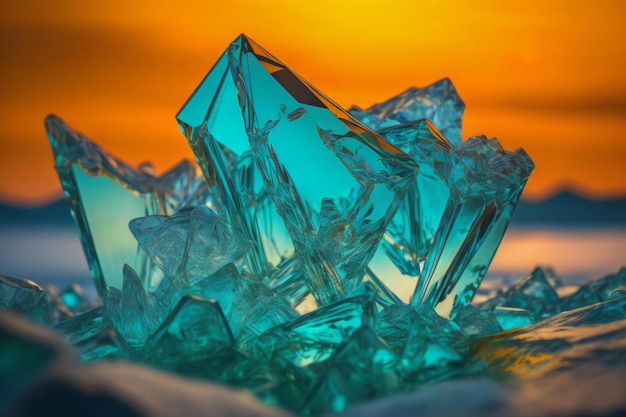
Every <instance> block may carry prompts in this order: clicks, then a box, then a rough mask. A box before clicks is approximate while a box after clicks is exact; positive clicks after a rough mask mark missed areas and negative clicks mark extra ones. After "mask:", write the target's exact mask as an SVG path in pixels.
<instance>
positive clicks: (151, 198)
mask: <svg viewBox="0 0 626 417" xmlns="http://www.w3.org/2000/svg"><path fill="white" fill-rule="evenodd" d="M45 125H46V130H47V132H48V139H49V141H50V144H51V146H52V151H53V152H54V157H55V167H56V170H57V172H58V174H59V178H60V180H61V184H62V186H63V191H64V193H65V195H66V197H67V198H68V201H69V204H70V209H71V211H72V215H73V217H74V220H75V221H76V225H77V227H78V231H79V234H80V238H81V242H82V244H83V249H84V251H85V255H86V256H87V262H88V264H89V269H90V271H91V274H92V276H93V277H94V280H95V282H96V288H97V290H98V292H99V293H100V294H101V295H102V294H104V292H105V290H106V288H107V287H108V286H114V287H117V288H121V287H122V268H123V266H124V264H128V265H131V266H132V267H133V268H134V269H136V270H137V271H140V273H141V275H142V277H145V278H146V279H147V281H148V282H146V283H145V285H146V286H154V285H156V284H157V283H158V280H159V277H153V276H151V274H150V273H149V271H150V269H151V268H152V267H151V265H150V263H149V259H148V258H147V257H145V256H144V255H143V253H142V252H138V251H137V242H136V241H135V239H134V237H133V235H132V234H131V233H130V231H129V230H128V222H129V221H130V220H131V219H134V218H136V217H143V216H146V215H149V214H173V213H174V212H175V211H177V210H178V209H179V208H182V207H184V206H187V205H192V206H193V205H198V204H202V203H204V202H205V201H206V200H207V199H208V198H209V194H208V191H207V187H206V184H205V183H204V181H203V180H202V179H201V178H200V177H197V176H196V174H195V168H193V167H192V166H191V165H190V164H189V163H188V162H187V161H183V162H181V163H180V164H179V165H177V166H176V167H174V168H172V169H171V170H169V171H168V172H166V173H165V174H163V175H162V176H160V177H157V176H155V175H154V171H153V169H152V168H151V166H150V165H143V166H141V167H140V168H139V169H135V168H133V167H132V166H130V165H129V164H127V163H125V162H124V161H121V160H120V159H117V158H116V157H114V156H113V155H111V154H109V153H107V152H106V151H105V150H104V149H102V148H101V147H100V146H99V145H97V144H96V143H94V142H92V141H90V140H89V139H88V138H87V137H85V136H84V135H83V134H81V133H80V132H77V131H75V130H73V129H72V128H70V127H69V126H68V125H67V124H65V122H63V121H62V120H61V119H59V118H58V117H56V116H54V115H49V116H48V117H47V118H46V122H45ZM143 271H146V272H145V274H144V273H143Z"/></svg>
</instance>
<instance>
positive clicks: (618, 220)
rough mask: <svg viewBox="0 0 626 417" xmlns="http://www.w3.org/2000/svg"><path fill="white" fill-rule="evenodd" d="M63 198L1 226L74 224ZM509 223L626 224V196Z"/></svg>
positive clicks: (529, 209)
mask: <svg viewBox="0 0 626 417" xmlns="http://www.w3.org/2000/svg"><path fill="white" fill-rule="evenodd" d="M73 224H74V220H73V219H72V216H71V215H70V210H69V206H68V204H67V201H66V200H65V199H61V200H57V201H55V202H53V203H51V204H48V205H46V206H42V207H15V206H10V205H7V204H3V203H0V227H6V226H8V225H16V226H17V225H24V226H27V225H28V226H36V225H58V226H65V225H68V226H69V225H73ZM511 225H512V226H523V227H527V226H532V225H537V226H549V225H555V226H576V225H581V226H611V225H624V226H626V198H617V199H607V200H591V199H588V198H585V197H582V196H580V195H578V194H575V193H573V192H571V191H562V192H560V193H558V194H555V195H554V196H552V197H550V198H548V199H547V200H544V201H540V202H529V201H523V200H522V201H520V202H519V204H518V205H517V208H516V209H515V212H514V214H513V219H512V221H511Z"/></svg>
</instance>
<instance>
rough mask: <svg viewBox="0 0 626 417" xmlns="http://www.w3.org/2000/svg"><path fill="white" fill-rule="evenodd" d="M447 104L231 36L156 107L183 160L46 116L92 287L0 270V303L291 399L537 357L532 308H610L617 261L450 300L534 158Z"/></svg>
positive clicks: (568, 314) (79, 338)
mask: <svg viewBox="0 0 626 417" xmlns="http://www.w3.org/2000/svg"><path fill="white" fill-rule="evenodd" d="M464 107H465V106H464V104H463V102H462V101H461V99H460V98H459V96H458V94H457V92H456V90H455V88H454V86H453V85H452V83H451V82H450V81H449V80H448V79H443V80H441V81H439V82H437V83H435V84H433V85H431V86H429V87H426V88H423V89H417V88H411V89H409V90H407V91H405V92H403V93H402V94H400V95H398V96H396V97H393V98H391V99H389V100H388V101H386V102H384V103H380V104H377V105H374V106H372V107H370V108H368V109H365V110H363V109H360V108H357V107H353V108H352V109H351V110H350V112H347V111H345V110H343V109H342V108H341V107H339V106H338V105H337V104H335V103H334V102H333V101H332V100H331V99H329V98H328V97H327V96H325V95H324V94H323V93H321V92H320V91H319V90H317V89H316V88H315V87H313V86H312V85H311V84H309V83H308V82H307V81H306V80H304V79H303V78H302V77H301V76H299V75H298V74H296V73H295V72H293V71H292V70H291V69H290V68H289V67H287V66H286V65H285V64H283V63H282V62H281V61H280V60H278V59H277V58H275V57H274V56H273V55H271V54H270V53H269V52H267V51H266V50H265V49H263V48H262V47H260V46H259V45H258V44H256V43H255V42H254V41H252V40H251V39H250V38H248V37H246V36H245V35H241V36H240V37H238V38H237V39H236V40H235V41H234V42H233V43H232V44H231V45H230V46H229V47H228V49H227V50H226V51H225V52H224V54H223V55H222V56H221V57H220V58H219V59H218V61H217V63H216V64H215V65H214V66H213V68H212V69H211V70H210V72H209V73H208V75H207V76H206V77H205V78H204V80H203V81H202V82H201V84H200V85H199V86H198V87H197V89H196V90H195V91H194V93H193V94H192V95H191V97H190V98H189V99H188V101H187V102H186V103H185V105H184V106H183V107H182V109H181V110H180V112H179V113H178V115H177V120H178V123H179V125H180V128H181V130H182V132H183V134H184V135H185V137H186V139H187V140H188V142H189V144H190V146H191V148H192V150H193V152H194V154H195V156H196V160H197V163H198V166H199V167H200V169H201V173H199V172H197V171H196V169H195V167H194V165H193V164H192V163H190V162H188V161H183V162H181V163H180V164H179V165H177V166H175V167H173V168H172V169H170V170H169V171H167V172H166V173H164V174H162V175H160V176H159V175H156V174H155V172H154V169H153V168H152V167H151V166H150V165H149V164H143V165H141V166H139V167H138V168H134V167H132V166H130V165H128V164H126V163H124V162H123V161H121V160H120V159H118V158H116V157H114V156H113V155H111V154H109V153H107V152H106V151H105V150H104V149H102V148H101V147H100V146H98V145H97V144H96V143H94V142H92V141H90V140H89V139H87V138H86V137H85V136H84V135H82V134H81V133H79V132H77V131H75V130H73V129H72V128H70V127H69V126H68V125H66V124H65V123H64V122H63V121H62V120H61V119H59V118H58V117H56V116H54V115H51V116H48V118H47V119H46V129H47V132H48V136H49V140H50V143H51V145H52V149H53V152H54V156H55V164H56V168H57V171H58V174H59V177H60V179H61V182H62V185H63V189H64V192H65V195H66V196H67V198H68V201H69V204H70V207H71V211H72V214H73V216H74V219H75V221H76V225H77V227H78V230H79V234H80V238H81V241H82V244H83V248H84V250H85V254H86V257H87V260H88V264H89V268H90V271H91V274H92V275H93V278H94V280H95V283H96V288H97V290H98V293H99V295H100V297H101V299H102V303H101V305H95V304H94V301H93V300H89V299H88V298H86V297H84V296H83V295H82V294H81V292H80V288H76V287H74V288H69V289H68V290H66V291H64V292H62V293H58V292H54V291H52V292H51V291H48V292H46V291H44V290H43V289H42V288H41V287H40V286H38V285H37V284H35V283H33V282H31V281H28V280H24V279H16V278H10V277H0V306H1V307H3V308H8V309H12V310H16V311H18V312H21V313H23V314H24V315H26V316H28V317H30V318H31V319H33V320H36V321H39V322H41V323H44V324H46V325H48V326H50V327H52V328H53V329H55V330H56V331H58V332H60V333H61V334H63V335H64V337H65V338H66V340H67V341H69V343H71V344H72V345H73V346H74V347H75V348H76V349H77V351H78V352H79V354H80V357H81V359H82V360H84V361H99V360H102V359H107V358H121V359H126V360H131V361H134V362H138V363H141V364H147V365H150V366H152V367H156V368H160V369H163V370H167V371H173V372H176V373H179V374H181V375H183V376H187V377H193V378H201V379H207V380H211V381H217V382H220V383H222V384H225V385H228V386H231V387H236V388H241V389H244V390H247V391H249V392H251V393H253V394H254V395H255V396H257V397H258V398H260V399H261V400H262V401H264V402H265V403H267V404H271V405H276V406H279V407H282V408H284V409H288V410H292V411H296V412H299V413H302V414H309V415H316V414H320V413H324V412H331V411H342V410H344V409H346V408H348V407H350V406H353V405H355V404H357V403H359V402H362V401H364V400H371V399H374V398H377V397H382V396H386V395H389V394H392V393H397V392H407V391H412V390H414V389H416V388H417V387H420V386H422V385H424V384H431V383H433V382H437V381H443V380H447V379H452V378H462V377H472V376H478V375H484V374H485V373H486V372H490V373H494V374H497V373H507V372H514V371H516V370H519V369H520V367H522V368H523V366H522V365H521V364H523V363H527V362H528V361H531V362H532V363H535V364H544V366H545V367H546V369H547V368H549V367H550V366H553V365H554V364H553V363H552V362H550V358H549V357H550V355H553V356H554V352H555V349H556V348H555V345H554V343H552V344H550V343H549V342H548V341H546V340H544V339H542V338H541V336H540V335H541V334H542V333H541V329H545V328H555V326H556V327H558V326H561V327H566V328H577V327H584V326H591V325H594V324H598V323H609V322H618V323H623V319H625V318H626V313H625V304H626V301H625V298H624V295H625V292H624V291H625V288H626V270H624V269H623V270H621V271H619V272H618V273H617V274H615V275H611V276H608V277H605V278H604V279H602V280H599V281H596V282H594V283H593V284H590V285H588V286H583V287H581V288H580V289H579V290H578V291H577V292H575V293H572V294H570V295H567V296H561V295H559V294H560V291H559V286H560V283H559V280H558V278H557V277H555V275H554V273H552V272H551V271H550V270H546V269H541V268H537V269H535V270H534V271H533V272H532V273H531V274H530V275H529V276H528V277H526V278H525V279H523V280H522V281H520V282H519V283H517V284H516V285H515V286H513V287H511V288H509V289H506V290H502V291H500V292H498V293H497V294H494V295H493V297H491V298H490V299H489V300H487V301H485V302H483V303H482V304H478V305H475V304H471V301H472V299H473V296H474V294H475V293H476V291H477V289H478V287H479V285H480V283H481V281H482V280H483V277H484V276H485V273H486V271H487V269H488V267H489V264H490V262H491V260H492V258H493V256H494V254H495V252H496V249H497V247H498V245H499V243H500V241H501V239H502V236H503V234H504V232H505V230H506V228H507V225H508V223H509V221H510V219H511V215H512V212H513V209H514V207H515V205H516V203H517V201H518V199H519V197H520V194H521V192H522V189H523V188H524V185H525V183H526V181H527V179H528V176H529V175H530V173H531V171H532V169H533V167H534V166H533V163H532V161H531V160H530V158H529V157H528V155H526V153H525V152H524V151H523V150H521V149H518V150H516V151H514V152H508V151H505V150H503V149H502V147H501V146H500V144H499V143H498V141H497V140H496V139H488V138H487V137H484V136H478V137H472V138H469V139H467V140H465V141H462V139H461V115H462V112H463V110H464ZM572 310H573V311H572ZM620 320H622V322H620ZM523 326H530V327H523ZM520 327H523V329H517V330H510V329H516V328H520ZM622 327H624V325H623V324H622ZM506 330H510V331H508V332H507V331H506ZM503 331H504V332H503ZM567 337H568V335H566V334H562V335H561V336H560V339H559V340H561V342H562V344H561V345H559V346H562V348H563V349H565V347H567V346H569V345H570V344H571V343H573V342H572V341H571V340H568V339H567ZM535 339H536V340H535ZM531 345H532V346H531ZM524 361H527V362H524ZM550 364H552V365H550Z"/></svg>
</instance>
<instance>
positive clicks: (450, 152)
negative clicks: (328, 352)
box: [369, 120, 534, 317]
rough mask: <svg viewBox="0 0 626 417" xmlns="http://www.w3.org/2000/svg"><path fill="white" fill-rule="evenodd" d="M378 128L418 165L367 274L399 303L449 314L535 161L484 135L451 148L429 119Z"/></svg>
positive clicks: (468, 294)
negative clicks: (396, 297)
mask: <svg viewBox="0 0 626 417" xmlns="http://www.w3.org/2000/svg"><path fill="white" fill-rule="evenodd" d="M379 134H380V135H381V136H383V137H384V138H385V139H387V140H388V141H389V142H391V143H393V144H394V145H396V146H398V147H399V148H400V149H402V150H403V151H405V152H406V153H408V154H409V155H411V156H412V157H413V158H414V159H415V161H416V162H417V164H418V166H419V169H420V172H419V174H418V176H417V177H416V179H415V181H414V182H413V183H412V184H411V187H410V188H409V192H408V193H407V196H406V197H405V200H404V201H403V204H402V206H401V208H400V210H399V211H398V213H397V214H396V216H395V217H394V219H393V220H392V222H391V224H390V226H389V227H388V228H387V231H386V234H385V239H384V240H383V242H382V244H381V247H380V248H379V250H378V252H377V253H376V255H375V257H374V259H373V260H372V262H371V263H370V265H369V274H370V277H371V279H373V280H374V281H376V282H379V285H381V286H382V285H384V286H387V287H388V288H390V289H391V290H392V291H393V292H394V293H395V294H396V295H397V296H398V297H399V298H400V300H402V301H403V302H411V303H412V304H414V305H416V306H417V305H420V304H423V303H426V304H428V305H430V306H432V307H434V308H436V309H437V312H438V313H439V314H441V315H442V316H444V317H450V316H454V315H455V314H456V313H455V311H456V310H457V309H459V308H462V307H464V306H465V305H467V304H468V303H469V302H470V301H471V299H472V297H473V295H474V293H475V291H476V289H477V288H478V286H479V285H480V282H481V281H482V279H483V277H484V275H485V273H486V271H487V268H488V267H489V264H490V263H491V260H492V258H493V256H494V255H495V252H496V249H497V248H498V245H499V244H500V241H501V240H502V237H503V235H504V232H505V230H506V227H507V225H508V223H509V221H510V219H511V214H512V212H513V208H514V207H515V205H516V203H517V201H518V199H519V197H520V195H521V192H522V190H523V188H524V185H525V184H526V181H527V179H528V176H529V175H530V172H531V171H532V169H533V167H534V165H533V163H532V161H531V160H530V158H529V157H528V156H527V155H526V153H525V152H524V151H523V150H522V149H518V150H516V151H514V152H507V151H504V150H503V149H502V147H501V146H500V144H499V143H498V141H497V140H496V139H489V140H488V139H487V138H486V137H484V136H479V137H473V138H470V139H469V140H467V141H466V142H464V143H462V144H461V145H459V146H456V147H454V146H452V144H451V143H450V142H449V141H447V140H446V138H445V137H444V136H443V135H442V134H441V132H439V131H438V130H437V129H436V128H435V126H433V124H432V123H430V122H429V121H428V120H416V121H413V122H411V123H407V124H404V125H398V126H393V127H389V128H386V129H382V130H380V131H379Z"/></svg>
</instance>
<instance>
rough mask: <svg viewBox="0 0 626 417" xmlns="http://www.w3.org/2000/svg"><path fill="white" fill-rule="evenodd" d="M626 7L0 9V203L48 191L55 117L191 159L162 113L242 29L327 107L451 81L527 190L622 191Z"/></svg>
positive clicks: (473, 123) (20, 5)
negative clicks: (46, 125) (530, 167)
mask: <svg viewBox="0 0 626 417" xmlns="http://www.w3.org/2000/svg"><path fill="white" fill-rule="evenodd" d="M625 18H626V3H625V2H621V1H609V0H601V1H595V2H588V1H578V0H562V1H548V0H544V1H538V0H531V1H525V2H517V1H513V2H502V1H495V0H494V1H481V2H471V3H470V2H464V1H461V0H457V1H453V0H448V1H431V2H416V1H409V0H402V1H394V2H381V1H367V0H362V1H358V2H356V1H344V2H338V1H330V0H323V1H315V2H313V1H300V2H292V1H279V0H273V1H267V0H265V1H261V0H258V1H257V0H249V1H229V2H211V1H199V0H196V1H193V0H186V1H181V2H166V1H133V2H127V1H117V0H116V1H107V2H103V1H102V2H101V1H90V2H86V1H78V0H63V1H60V0H59V1H55V2H46V1H44V0H29V1H22V2H10V1H8V0H0V36H1V42H2V44H1V49H0V201H5V202H12V203H16V204H21V203H41V202H44V201H48V200H50V199H52V198H56V197H58V196H60V195H61V189H60V185H59V183H58V179H57V177H56V174H55V172H54V169H53V160H52V153H51V151H50V150H49V146H48V142H47V139H46V135H45V131H44V129H43V119H44V117H45V116H46V115H47V114H48V113H51V112H52V113H55V114H57V115H58V116H60V117H61V118H63V119H64V120H65V121H67V123H69V124H70V125H71V126H72V127H74V128H76V129H77V130H80V131H82V132H83V133H85V134H86V135H87V136H88V137H90V138H91V139H93V140H95V141H97V142H98V143H100V144H101V145H102V146H104V147H105V148H106V149H108V150H109V151H111V152H112V153H114V154H115V155H117V156H119V157H120V158H122V159H124V160H127V161H128V162H131V163H134V164H136V163H139V162H142V161H144V160H151V161H153V162H154V163H155V165H156V167H157V169H159V170H163V169H166V168H167V167H169V166H170V165H172V164H174V163H176V162H178V161H179V160H180V159H182V158H185V157H186V158H193V155H192V153H191V150H190V149H189V148H188V146H187V144H186V142H185V140H184V138H183V136H182V134H181V133H180V132H179V130H178V127H177V125H176V122H175V120H174V116H175V114H176V112H177V111H178V109H179V108H180V107H181V106H182V104H183V103H184V102H185V99H186V98H187V97H188V96H189V95H190V94H191V92H192V91H193V89H194V88H195V86H196V85H197V84H198V83H199V82H200V80H201V79H202V77H203V76H204V75H205V74H206V73H207V72H208V70H209V69H210V68H211V66H212V65H213V63H214V62H215V61H216V60H217V58H218V57H219V55H220V54H221V52H222V51H223V50H224V49H225V48H226V47H227V45H228V44H229V43H230V42H231V41H232V40H233V39H234V38H235V37H236V36H237V35H238V34H239V33H242V32H245V33H246V34H247V35H249V36H250V37H251V38H253V39H255V40H256V41H257V42H259V43H260V44H261V45H263V46H264V47H265V48H267V49H268V50H269V51H271V52H272V53H273V54H274V55H276V56H277V57H279V58H280V59H281V60H283V61H284V62H285V63H287V64H288V65H289V66H290V67H291V68H293V69H294V70H295V71H296V72H298V73H300V74H301V75H302V76H304V77H305V78H306V79H307V80H309V81H310V82H311V83H312V84H314V85H316V86H317V87H319V89H320V90H322V91H324V92H325V93H326V94H328V95H329V96H330V97H331V98H333V99H335V100H336V101H337V102H338V103H339V104H341V105H343V106H345V107H349V106H350V105H352V104H358V105H360V106H362V107H366V106H369V105H371V104H374V103H376V102H379V101H382V100H385V99H386V98H388V97H390V96H392V95H395V94H397V93H399V92H401V91H403V90H405V89H406V88H408V87H409V86H413V85H415V86H425V85H428V84H431V83H432V82H434V81H437V80H439V79H441V78H443V77H446V76H447V77H450V78H451V79H452V81H453V82H454V84H455V85H456V87H457V90H458V91H459V94H460V95H461V97H462V98H463V99H464V101H465V103H466V105H467V108H466V113H465V118H464V131H463V135H464V137H465V138H467V137H469V136H472V135H476V134H483V133H484V134H486V135H488V136H490V137H494V136H495V137H498V138H499V139H500V141H501V143H502V144H503V146H504V147H505V148H507V149H515V148H518V147H523V148H525V149H526V151H527V152H528V154H529V155H530V156H531V157H532V158H533V160H534V161H535V163H536V166H537V168H536V170H535V172H534V173H533V175H532V176H531V180H530V181H529V183H528V186H527V190H526V193H525V196H526V198H535V199H537V198H542V197H543V196H546V195H548V194H549V193H551V192H553V191H554V190H555V189H558V188H560V187H563V186H569V187H574V188H577V189H579V190H581V191H583V192H585V193H586V194H587V195H591V196H595V197H605V196H615V195H624V194H626V175H624V165H625V164H626V77H625V76H624V75H625V74H626V54H624V53H623V48H624V47H623V45H624V44H625V42H626V25H624V21H625Z"/></svg>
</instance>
